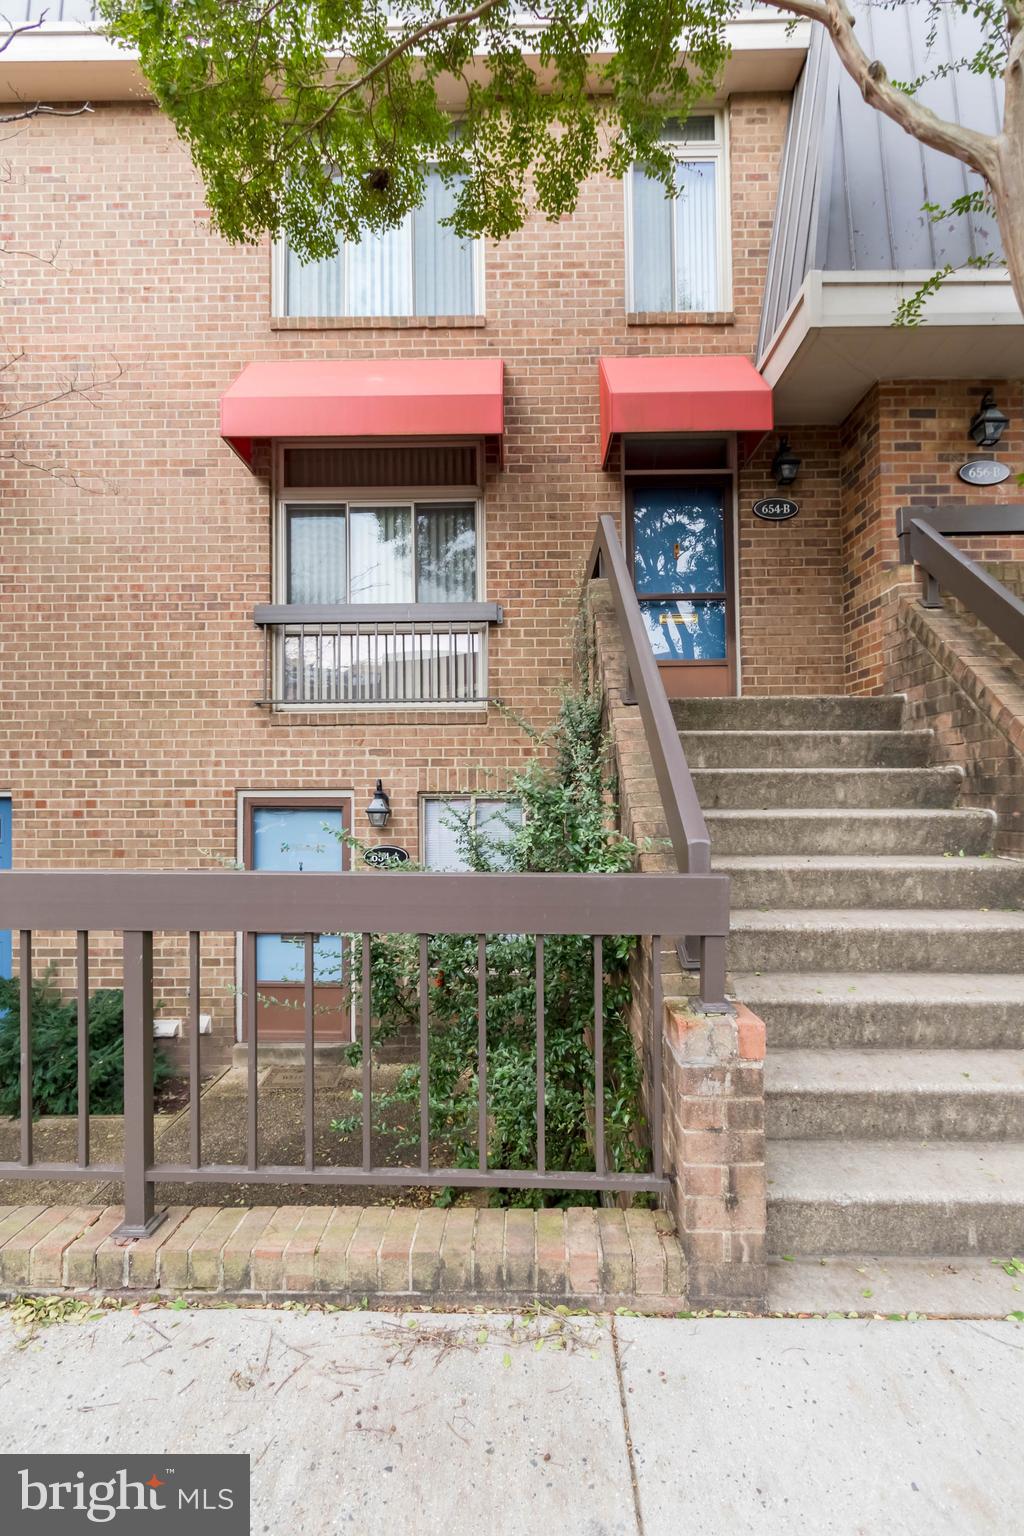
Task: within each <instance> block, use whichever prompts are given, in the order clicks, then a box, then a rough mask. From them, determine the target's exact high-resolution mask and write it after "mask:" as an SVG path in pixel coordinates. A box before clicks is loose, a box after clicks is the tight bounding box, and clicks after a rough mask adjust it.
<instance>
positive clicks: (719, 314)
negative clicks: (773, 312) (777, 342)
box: [626, 309, 736, 325]
mask: <svg viewBox="0 0 1024 1536" xmlns="http://www.w3.org/2000/svg"><path fill="white" fill-rule="evenodd" d="M626 324H627V325H735V324H736V315H735V313H734V312H733V311H732V310H731V309H714V310H679V311H678V312H677V311H674V310H666V311H664V312H660V311H658V310H635V311H633V312H632V313H631V314H628V315H627V316H626Z"/></svg>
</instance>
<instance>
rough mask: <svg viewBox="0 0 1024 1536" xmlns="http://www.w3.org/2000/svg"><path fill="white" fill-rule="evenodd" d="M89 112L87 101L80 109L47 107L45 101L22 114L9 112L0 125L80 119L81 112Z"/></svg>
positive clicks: (0, 118)
mask: <svg viewBox="0 0 1024 1536" xmlns="http://www.w3.org/2000/svg"><path fill="white" fill-rule="evenodd" d="M2 52H3V50H2V49H0V53H2ZM91 111H92V103H91V102H88V101H86V102H83V103H82V105H81V106H80V107H48V106H47V105H46V103H45V101H37V102H36V103H35V105H34V106H32V107H26V108H25V110H24V112H11V113H10V114H9V115H8V116H6V117H0V123H20V122H21V121H22V119H23V118H26V117H81V115H82V113H83V112H91Z"/></svg>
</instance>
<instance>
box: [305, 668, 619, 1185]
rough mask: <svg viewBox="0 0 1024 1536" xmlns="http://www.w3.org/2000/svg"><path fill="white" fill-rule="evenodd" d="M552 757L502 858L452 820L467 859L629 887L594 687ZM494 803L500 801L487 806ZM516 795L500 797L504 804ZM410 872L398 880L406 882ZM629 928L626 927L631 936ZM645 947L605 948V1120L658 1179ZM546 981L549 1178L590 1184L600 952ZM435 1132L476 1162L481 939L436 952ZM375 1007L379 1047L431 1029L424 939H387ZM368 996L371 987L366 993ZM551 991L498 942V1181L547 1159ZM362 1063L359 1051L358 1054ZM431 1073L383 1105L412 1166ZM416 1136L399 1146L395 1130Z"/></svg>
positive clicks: (457, 938)
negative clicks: (616, 879) (646, 1108)
mask: <svg viewBox="0 0 1024 1536" xmlns="http://www.w3.org/2000/svg"><path fill="white" fill-rule="evenodd" d="M542 745H543V747H544V748H545V750H544V751H543V752H542V753H541V754H539V755H538V756H537V757H535V758H534V759H533V760H532V761H530V762H528V763H527V764H526V765H525V767H524V768H523V770H522V771H521V772H519V773H517V774H515V775H514V776H513V777H512V779H511V782H510V784H509V785H508V788H507V790H506V791H504V793H506V794H507V795H508V797H509V798H510V799H512V800H515V801H517V802H518V804H519V806H520V809H521V811H522V821H521V823H519V822H512V821H511V819H510V820H509V822H508V824H507V826H506V828H505V836H504V837H502V838H501V839H500V846H499V845H498V844H497V843H496V842H495V841H494V839H493V838H492V837H489V836H487V835H486V834H483V833H481V832H479V831H478V830H477V829H476V827H475V826H474V825H473V823H472V821H471V820H470V819H468V818H466V819H463V818H460V817H459V816H458V815H457V814H456V813H455V812H454V811H452V812H451V825H452V826H453V829H454V830H455V832H456V834H457V838H458V842H459V845H460V852H461V854H462V857H463V859H464V860H465V861H466V863H467V864H468V865H469V867H470V868H471V869H474V870H478V871H482V872H483V871H488V870H492V871H493V870H510V871H512V872H517V873H526V872H536V873H589V874H592V873H604V874H615V873H620V872H625V871H627V870H629V869H631V868H632V867H633V863H634V859H635V855H636V852H637V849H636V847H635V845H634V844H633V843H631V842H629V841H628V840H626V839H625V838H623V837H622V836H621V835H620V834H619V832H618V831H617V829H616V797H615V790H616V786H615V783H614V780H613V779H612V777H611V775H610V774H609V772H608V767H607V764H608V759H609V753H608V742H607V740H606V738H605V735H604V732H603V729H602V720H601V700H600V698H599V697H598V696H597V695H596V693H594V692H592V691H591V690H590V689H588V688H587V687H586V686H583V687H581V688H579V689H578V690H576V691H573V692H567V693H566V694H565V695H564V696H563V699H562V704H561V708H560V710H559V714H558V718H557V720H556V721H555V723H554V726H553V727H552V729H551V730H550V731H549V732H548V733H547V736H546V738H545V739H544V741H543V743H542ZM488 792H489V793H493V791H488ZM499 793H501V791H499ZM403 877H404V876H403V872H402V871H401V870H398V871H396V872H395V875H394V878H395V879H402V878H403ZM628 917H629V914H628V913H627V912H624V913H623V918H624V921H625V924H626V925H628ZM635 946H636V940H635V938H632V937H630V936H628V934H627V935H624V936H622V937H615V938H606V939H605V941H604V949H603V970H604V1055H605V1082H604V1113H605V1135H606V1145H607V1157H608V1166H609V1168H611V1169H615V1170H629V1171H634V1170H637V1169H640V1168H644V1167H646V1166H647V1154H646V1152H645V1151H644V1148H643V1140H644V1134H643V1132H644V1124H645V1123H644V1116H643V1110H642V1106H641V1102H640V1067H639V1063H638V1061H637V1059H636V1055H635V1052H634V1050H633V1043H632V1040H631V1038H630V1035H629V1030H628V1027H627V1023H626V1010H627V1007H628V1004H629V998H630V985H629V961H630V957H631V955H632V953H633V951H634V949H635ZM544 951H545V977H544V1004H545V1034H546V1039H545V1046H546V1049H545V1119H546V1141H547V1159H548V1167H550V1168H558V1169H564V1170H567V1171H572V1172H576V1171H583V1170H587V1169H592V1168H593V1166H594V1153H593V1146H592V1124H593V1118H594V1113H595V1105H594V1057H593V1051H592V1045H591V1037H592V1031H593V1024H594V1002H593V999H594V992H593V964H594V961H593V949H592V945H591V940H590V939H589V938H586V937H578V936H576V935H572V934H570V935H566V936H560V937H558V936H556V937H551V938H548V939H547V940H546V941H545V945H544ZM428 957H429V966H430V999H431V1007H430V1013H431V1031H430V1067H429V1116H430V1133H431V1139H432V1140H434V1141H436V1142H437V1143H438V1144H441V1145H443V1146H445V1147H446V1149H447V1152H448V1155H450V1156H451V1157H452V1159H453V1163H454V1166H456V1167H474V1166H475V1165H476V1162H477V1156H478V1148H477V1142H476V1134H477V1133H476V1125H477V1109H478V1097H477V1095H478V1083H477V1071H476V1061H477V939H476V936H475V935H438V936H436V937H433V938H431V940H430V944H429V949H428ZM370 986H371V996H372V1011H373V1017H374V1019H375V1020H376V1021H377V1027H376V1029H375V1032H374V1043H375V1044H381V1043H383V1042H384V1041H386V1040H387V1039H388V1038H389V1036H391V1035H393V1034H394V1033H396V1032H397V1031H399V1030H402V1031H403V1032H406V1033H408V1032H415V1031H416V1030H417V1028H418V1018H419V990H418V987H419V941H418V939H417V938H416V936H415V935H394V936H391V937H384V936H380V935H376V936H374V938H373V939H372V941H371V977H370ZM356 990H357V992H358V977H357V978H356ZM535 1020H536V982H535V975H534V940H533V938H532V937H529V936H525V937H524V936H522V935H513V934H492V935H490V936H488V940H487V1108H488V1146H487V1154H488V1162H489V1165H490V1166H491V1167H492V1168H508V1169H513V1168H514V1169H529V1168H532V1167H535V1166H536V1164H535V1158H536V1134H537V1115H536V1092H537V1089H536V1070H537V1048H536V1023H535ZM349 1055H350V1059H351V1060H352V1061H353V1063H356V1062H358V1061H359V1060H360V1057H361V1051H360V1048H359V1046H358V1045H357V1046H355V1047H353V1048H351V1050H350V1053H349ZM418 1101H419V1067H418V1066H409V1067H406V1068H405V1069H403V1070H402V1071H401V1072H400V1073H399V1075H398V1077H397V1080H396V1082H395V1083H394V1085H393V1086H392V1087H391V1088H389V1089H387V1090H380V1091H377V1092H375V1094H374V1112H375V1122H376V1126H377V1129H378V1130H379V1131H380V1132H382V1133H383V1132H387V1131H389V1130H390V1132H391V1135H392V1137H393V1144H394V1146H395V1150H396V1152H397V1151H406V1152H408V1151H415V1149H416V1148H417V1146H418V1140H417V1126H418V1122H417V1116H416V1106H417V1104H418ZM396 1118H397V1119H398V1120H399V1121H400V1122H403V1123H404V1124H405V1126H406V1127H407V1130H406V1132H405V1133H404V1134H402V1133H401V1132H399V1133H397V1134H396V1133H395V1130H394V1125H395V1119H396ZM333 1125H334V1129H335V1130H336V1131H337V1132H338V1133H340V1134H342V1135H352V1134H353V1133H354V1132H356V1131H357V1130H358V1128H359V1125H360V1118H359V1115H358V1114H350V1115H344V1116H340V1117H338V1118H337V1119H336V1120H335V1121H334V1122H333ZM492 1200H493V1201H494V1202H495V1203H502V1204H511V1205H538V1204H565V1203H571V1204H588V1203H596V1200H597V1197H596V1196H594V1195H586V1194H580V1193H573V1194H571V1195H568V1196H567V1195H566V1194H565V1193H564V1192H562V1191H559V1190H545V1191H536V1190H534V1191H513V1190H507V1191H500V1192H498V1193H496V1194H495V1195H493V1196H492Z"/></svg>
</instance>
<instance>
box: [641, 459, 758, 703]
mask: <svg viewBox="0 0 1024 1536" xmlns="http://www.w3.org/2000/svg"><path fill="white" fill-rule="evenodd" d="M729 484H730V482H728V481H726V480H725V479H723V480H722V481H720V482H717V483H716V482H715V481H704V480H697V479H689V478H684V477H680V478H679V479H678V480H673V481H669V480H661V479H656V480H654V479H652V480H646V479H640V478H639V477H638V478H637V479H635V480H632V481H631V482H630V484H629V508H630V520H631V526H630V542H631V550H632V562H633V584H634V586H635V588H636V594H637V599H638V601H639V604H640V612H641V615H642V617H643V621H644V624H645V626H646V629H647V633H648V636H649V638H650V642H651V649H652V651H653V652H654V655H655V657H656V658H657V660H658V662H659V664H660V666H661V668H662V678H663V681H664V683H665V686H666V689H667V691H668V693H669V694H670V695H673V696H676V697H687V696H708V695H714V694H729V693H732V692H733V691H734V689H733V666H732V661H733V658H732V651H733V646H732V632H733V628H734V625H733V622H732V601H733V598H732V590H731V586H732V583H731V571H730V567H731V553H732V551H731V541H730V538H729V525H728V517H727V515H726V493H727V489H728V487H729Z"/></svg>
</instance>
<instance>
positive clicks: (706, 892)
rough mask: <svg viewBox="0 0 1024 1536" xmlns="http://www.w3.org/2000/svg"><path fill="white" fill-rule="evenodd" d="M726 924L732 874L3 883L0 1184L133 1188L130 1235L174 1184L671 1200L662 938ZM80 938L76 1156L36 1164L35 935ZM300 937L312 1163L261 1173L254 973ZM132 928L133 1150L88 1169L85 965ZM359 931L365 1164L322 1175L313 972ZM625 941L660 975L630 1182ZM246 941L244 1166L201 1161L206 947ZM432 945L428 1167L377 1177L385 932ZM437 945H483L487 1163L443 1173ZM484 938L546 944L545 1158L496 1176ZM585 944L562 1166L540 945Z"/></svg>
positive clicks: (127, 1000)
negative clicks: (279, 938) (98, 944)
mask: <svg viewBox="0 0 1024 1536" xmlns="http://www.w3.org/2000/svg"><path fill="white" fill-rule="evenodd" d="M727 926H728V882H727V880H726V879H725V877H724V876H720V875H709V874H693V875H690V876H686V877H681V876H680V875H677V874H668V875H656V874H627V875H583V874H580V875H555V874H551V875H529V874H507V875H506V874H475V873H474V874H458V875H441V874H429V873H420V872H416V873H409V874H400V875H395V874H362V875H358V876H342V877H339V876H337V875H329V874H313V873H306V874H274V873H258V872H243V871H225V870H203V871H194V872H176V871H171V872H164V871H159V872H150V871H138V872H135V871H132V872H122V871H116V872H114V871H96V870H52V871H46V872H41V873H36V872H30V871H15V872H8V873H4V874H0V928H3V927H11V928H14V929H17V930H18V931H19V943H18V975H19V978H20V988H21V993H20V995H21V1016H20V1034H21V1068H20V1071H21V1078H20V1082H21V1109H20V1150H19V1157H18V1159H17V1160H16V1161H8V1162H3V1163H0V1178H7V1179H67V1180H81V1179H108V1178H118V1179H123V1181H124V1205H125V1215H124V1223H123V1225H122V1227H121V1228H120V1229H119V1231H120V1234H121V1235H122V1236H125V1237H138V1236H140V1235H142V1234H144V1233H146V1232H147V1231H149V1230H152V1228H153V1226H154V1225H155V1224H156V1223H157V1222H158V1221H159V1219H160V1218H159V1216H158V1215H156V1214H155V1212H154V1185H155V1184H156V1183H157V1182H158V1181H164V1182H172V1183H178V1184H206V1185H209V1184H212V1183H221V1184H238V1183H245V1184H254V1183H259V1184H320V1185H345V1184H348V1185H363V1186H366V1185H389V1186H392V1187H394V1186H403V1185H404V1186H409V1185H430V1186H445V1185H456V1186H467V1185H468V1186H478V1187H479V1186H483V1187H488V1188H528V1187H536V1188H544V1189H560V1188H561V1189H586V1190H614V1191H620V1192H625V1193H638V1192H643V1191H650V1192H654V1193H658V1192H661V1191H663V1190H665V1188H666V1187H667V1176H666V1170H665V1168H664V1165H663V1152H662V1125H661V1116H662V1019H661V1013H662V994H661V974H660V963H659V959H658V957H659V955H660V949H661V939H660V935H662V934H665V935H668V936H669V937H675V936H676V935H679V934H683V933H699V934H703V935H705V942H707V940H708V939H710V938H717V939H719V940H721V939H723V938H724V935H725V932H726V929H727ZM39 931H42V932H44V933H45V934H46V935H47V939H48V942H50V935H53V934H58V935H61V934H68V935H71V934H74V935H76V945H75V948H76V965H77V977H76V982H77V997H78V1020H79V1027H78V1039H77V1051H78V1084H79V1098H78V1112H77V1115H78V1125H77V1129H78V1137H77V1158H76V1160H75V1161H74V1162H64V1163H54V1162H45V1163H40V1162H36V1161H35V1158H34V1154H33V1119H32V1095H31V1090H30V1087H29V1085H30V1084H31V1081H32V1045H33V1041H32V1005H31V991H32V970H33V933H34V932H39ZM282 931H287V932H288V933H289V934H295V935H302V936H303V937H304V951H305V972H304V974H305V982H304V984H303V1001H302V1020H303V1028H302V1037H301V1038H302V1042H303V1047H304V1053H303V1061H304V1070H303V1128H304V1158H303V1162H302V1164H301V1166H300V1165H296V1166H291V1165H286V1166H282V1165H280V1164H265V1163H262V1162H261V1161H260V1152H259V1148H260V1139H259V1132H260V1093H259V1076H258V1061H259V1054H258V1047H259V1032H260V1025H259V1008H258V1002H259V997H258V993H257V985H256V982H255V980H254V979H251V978H254V977H255V974H256V972H255V957H256V938H257V935H258V934H261V933H271V934H276V933H280V932H282ZM111 932H114V933H118V932H119V933H122V934H123V986H124V1146H123V1154H122V1157H121V1159H120V1160H119V1161H117V1162H114V1163H111V1162H102V1163H93V1162H91V1161H90V1156H89V1105H88V1095H87V1092H86V1083H87V1073H88V1062H89V1031H88V997H89V976H88V957H89V948H90V935H91V934H96V933H101V934H107V933H111ZM325 932H326V933H332V932H336V933H342V934H351V935H354V938H353V941H352V943H353V948H354V960H355V965H356V969H357V974H358V976H359V985H358V987H357V988H356V992H357V995H358V997H359V999H360V1002H359V1019H358V1029H357V1038H358V1039H359V1040H360V1042H361V1045H362V1106H361V1124H362V1157H361V1160H360V1162H359V1164H358V1165H357V1166H345V1167H337V1166H323V1165H320V1164H318V1163H317V1160H316V1157H315V1149H314V1096H315V1082H314V1050H315V1046H316V1043H317V1040H316V1014H317V1000H316V989H317V986H318V985H319V983H318V982H317V981H316V979H315V977H314V970H313V965H312V958H313V946H314V936H315V935H317V934H322V933H325ZM623 932H627V933H631V934H635V935H637V936H640V937H643V938H645V939H649V940H650V944H649V953H650V955H651V957H652V960H651V976H650V988H649V993H647V989H645V995H647V996H648V997H649V1002H648V1007H649V1013H650V1017H649V1018H647V1019H645V1020H644V1028H645V1033H646V1034H647V1036H648V1038H649V1039H650V1041H651V1051H652V1058H651V1070H652V1090H653V1092H652V1108H651V1127H650V1130H651V1137H650V1139H651V1156H652V1169H651V1172H650V1173H630V1172H622V1171H619V1170H616V1169H614V1168H610V1167H609V1166H608V1158H607V1155H606V1144H605V1120H604V1092H603V1086H604V1081H605V1073H604V1004H603V988H604V963H603V952H602V945H603V941H604V939H605V938H606V937H607V936H609V935H613V934H621V933H623ZM167 933H176V934H187V935H188V968H189V979H188V998H189V1003H188V1019H187V1024H186V1037H187V1042H188V1054H189V1071H188V1082H189V1108H188V1115H189V1156H188V1161H187V1162H185V1163H179V1164H169V1163H160V1162H158V1161H156V1159H155V1155H154V1122H153V1114H154V1094H153V937H154V934H167ZM211 934H214V935H225V934H227V935H241V936H242V948H243V954H244V956H245V959H246V961H247V964H246V965H245V967H244V969H243V976H244V977H245V978H246V980H245V986H244V990H243V1012H244V1019H245V1034H246V1041H247V1046H248V1053H247V1086H246V1121H245V1161H244V1163H237V1164H236V1163H232V1164H225V1163H211V1162H206V1161H204V1158H203V1131H202V1122H201V1114H200V1102H201V1101H200V1080H201V1079H200V968H201V963H202V952H203V946H204V937H205V936H207V935H211ZM383 934H414V935H419V959H420V964H419V973H418V979H417V983H416V984H417V986H418V997H419V1007H418V1017H419V1063H420V1089H419V1154H420V1155H419V1163H418V1166H415V1167H406V1166H397V1167H396V1166H394V1165H387V1166H376V1165H375V1164H374V1160H373V1137H372V1126H373V1090H374V1078H373V1051H372V1044H373V1039H372V1030H373V1021H372V1019H371V1011H370V1001H369V999H370V987H369V968H370V964H371V958H372V956H371V943H372V938H373V936H374V935H383ZM435 934H469V935H477V936H478V946H477V967H478V976H477V1011H478V1049H477V1059H476V1062H475V1063H474V1064H473V1065H474V1066H475V1069H476V1073H477V1076H478V1084H479V1087H478V1104H479V1121H478V1147H479V1155H478V1163H477V1166H476V1167H475V1168H452V1167H435V1166H433V1165H432V1162H431V1144H430V1127H429V1104H428V1071H427V1069H428V1066H429V1053H430V1037H429V1029H430V1001H429V998H430V992H429V981H430V975H429V970H428V965H427V960H428V945H429V940H430V938H431V937H432V936H433V935H435ZM487 934H502V935H507V934H525V935H529V936H532V937H533V938H534V940H535V950H534V955H535V966H536V978H535V980H536V991H535V995H536V1000H537V1001H536V1021H535V1023H536V1040H537V1092H536V1114H537V1128H536V1159H535V1166H534V1167H533V1168H531V1169H527V1170H523V1169H501V1168H491V1167H489V1166H488V1157H487V1116H488V1095H487V1046H488V1027H487V968H486V935H487ZM556 934H583V935H587V936H589V937H590V938H591V940H592V943H593V952H594V968H593V986H594V1014H593V1026H592V1028H593V1036H592V1042H591V1049H592V1055H593V1063H594V1067H593V1070H594V1085H593V1098H594V1127H593V1153H594V1166H593V1169H592V1171H583V1172H581V1171H569V1170H565V1169H558V1168H554V1169H553V1168H550V1167H548V1165H547V1159H546V1150H545V1043H544V1038H545V1037H544V951H545V942H544V941H545V939H546V938H547V937H548V936H550V935H556Z"/></svg>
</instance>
